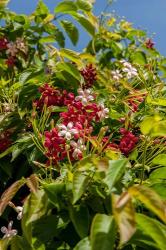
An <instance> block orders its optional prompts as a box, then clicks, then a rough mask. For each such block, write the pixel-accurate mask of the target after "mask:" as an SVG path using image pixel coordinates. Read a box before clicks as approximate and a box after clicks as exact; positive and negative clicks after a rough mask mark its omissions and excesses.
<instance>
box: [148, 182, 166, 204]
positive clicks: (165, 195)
mask: <svg viewBox="0 0 166 250" xmlns="http://www.w3.org/2000/svg"><path fill="white" fill-rule="evenodd" d="M150 188H152V189H153V190H154V191H155V192H156V193H157V194H158V195H160V197H161V199H163V200H166V192H165V190H166V181H165V179H164V180H162V181H158V179H156V181H155V180H154V182H152V184H150Z"/></svg>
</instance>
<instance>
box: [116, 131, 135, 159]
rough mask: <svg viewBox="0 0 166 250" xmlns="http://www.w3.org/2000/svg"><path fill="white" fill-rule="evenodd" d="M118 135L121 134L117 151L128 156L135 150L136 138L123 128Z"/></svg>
mask: <svg viewBox="0 0 166 250" xmlns="http://www.w3.org/2000/svg"><path fill="white" fill-rule="evenodd" d="M120 133H121V134H122V138H121V140H120V144H119V149H120V150H121V152H122V153H123V154H124V155H126V156H128V154H129V153H130V152H131V151H132V150H133V149H134V148H135V146H136V143H137V142H138V137H136V136H135V135H134V134H133V133H132V132H130V131H128V130H126V129H124V128H121V129H120Z"/></svg>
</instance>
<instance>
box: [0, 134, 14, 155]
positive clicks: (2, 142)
mask: <svg viewBox="0 0 166 250" xmlns="http://www.w3.org/2000/svg"><path fill="white" fill-rule="evenodd" d="M11 143H12V140H11V139H10V133H9V132H8V131H6V132H4V133H2V134H1V135H0V153H2V152H4V151H5V150H6V149H7V148H8V147H10V145H11Z"/></svg>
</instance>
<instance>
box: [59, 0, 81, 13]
mask: <svg viewBox="0 0 166 250" xmlns="http://www.w3.org/2000/svg"><path fill="white" fill-rule="evenodd" d="M73 11H77V6H76V4H75V3H74V2H73V1H63V2H62V3H59V4H58V5H57V6H56V8H55V9H54V12H55V13H59V12H62V13H65V14H70V12H73Z"/></svg>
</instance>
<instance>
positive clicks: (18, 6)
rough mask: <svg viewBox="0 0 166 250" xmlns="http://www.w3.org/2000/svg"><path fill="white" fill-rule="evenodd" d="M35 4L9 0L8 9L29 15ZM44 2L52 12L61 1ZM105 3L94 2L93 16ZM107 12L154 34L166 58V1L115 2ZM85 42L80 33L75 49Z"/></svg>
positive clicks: (126, 0) (99, 0)
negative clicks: (113, 12)
mask: <svg viewBox="0 0 166 250" xmlns="http://www.w3.org/2000/svg"><path fill="white" fill-rule="evenodd" d="M37 2H38V0H11V1H10V3H9V5H8V7H9V8H10V9H11V10H13V11H15V12H17V13H22V14H23V13H24V14H29V13H31V12H32V11H33V10H34V9H35V6H36V4H37ZM44 2H45V3H46V4H47V6H48V7H49V8H50V10H51V11H53V9H54V7H55V6H56V4H57V3H59V2H61V0H44ZM106 3H107V0H96V4H95V10H94V11H95V14H97V15H98V14H99V13H100V12H101V11H102V10H103V9H104V7H105V6H106ZM109 10H110V12H111V11H113V10H115V11H116V14H117V15H119V16H121V17H122V16H124V17H125V18H126V19H127V21H129V22H132V23H133V24H134V26H135V27H137V28H141V29H144V30H147V31H148V34H149V36H152V35H153V33H155V36H154V41H155V43H156V47H157V49H158V50H159V51H160V52H161V53H162V54H163V55H165V56H166V49H165V46H166V34H165V31H166V0H116V2H114V3H113V4H112V5H111V7H110V9H109ZM87 41H88V37H87V35H85V33H84V32H83V31H81V34H80V42H79V46H78V48H77V49H78V50H81V49H82V48H83V47H84V46H85V45H86V43H87ZM67 47H70V48H71V44H70V43H69V41H67Z"/></svg>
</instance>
